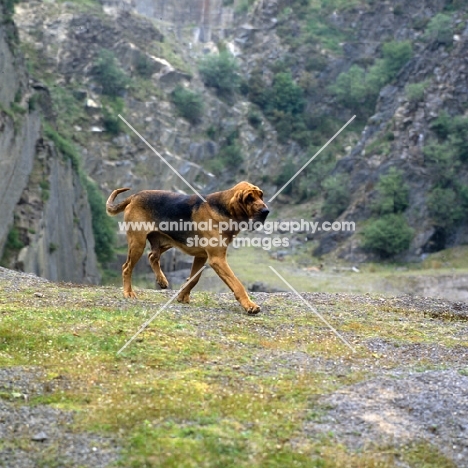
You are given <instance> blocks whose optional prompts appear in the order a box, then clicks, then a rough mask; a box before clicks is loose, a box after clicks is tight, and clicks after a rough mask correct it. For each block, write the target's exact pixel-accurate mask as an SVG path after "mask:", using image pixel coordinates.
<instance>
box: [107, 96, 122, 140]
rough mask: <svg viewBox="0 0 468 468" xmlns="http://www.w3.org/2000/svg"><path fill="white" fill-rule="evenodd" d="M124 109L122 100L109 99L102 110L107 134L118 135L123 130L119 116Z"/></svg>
mask: <svg viewBox="0 0 468 468" xmlns="http://www.w3.org/2000/svg"><path fill="white" fill-rule="evenodd" d="M123 109H124V102H123V100H122V99H121V98H112V99H109V98H108V99H107V100H106V101H105V102H104V107H103V109H102V123H103V125H104V128H105V130H106V131H107V132H109V133H110V134H111V135H118V134H119V133H120V131H121V130H122V121H121V120H120V118H119V114H120V113H122V111H123Z"/></svg>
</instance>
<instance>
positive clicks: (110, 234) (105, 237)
mask: <svg viewBox="0 0 468 468" xmlns="http://www.w3.org/2000/svg"><path fill="white" fill-rule="evenodd" d="M44 132H45V135H46V136H47V138H49V139H50V140H52V141H53V142H54V143H55V145H56V146H57V149H58V150H59V151H60V152H61V153H62V154H63V155H64V156H65V157H66V158H67V159H69V160H70V161H71V164H72V167H73V169H74V170H75V171H76V172H77V173H78V175H79V177H80V180H81V183H82V185H83V187H84V188H85V190H86V191H87V195H88V202H89V206H90V208H91V215H92V223H93V234H94V244H95V245H94V250H95V252H96V256H97V258H98V260H99V261H100V262H101V263H106V262H108V261H109V260H111V259H112V258H113V256H114V245H115V241H116V238H115V223H114V221H113V220H112V219H111V218H110V217H109V216H107V213H106V209H105V206H106V203H105V199H104V197H103V195H102V193H101V192H100V191H99V189H98V188H97V186H96V184H95V183H94V182H93V181H92V180H91V179H89V178H88V177H87V176H86V174H84V172H83V170H82V168H81V158H80V156H79V154H78V152H77V151H76V148H75V146H74V145H73V143H72V142H71V141H69V140H68V139H66V138H64V137H63V136H62V135H60V134H59V133H58V132H57V131H56V130H54V129H53V128H52V126H51V125H50V124H48V123H44Z"/></svg>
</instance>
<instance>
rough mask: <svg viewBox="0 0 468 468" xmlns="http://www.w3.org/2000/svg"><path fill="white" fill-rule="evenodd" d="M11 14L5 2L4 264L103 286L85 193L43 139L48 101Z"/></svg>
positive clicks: (0, 18) (0, 203)
mask: <svg viewBox="0 0 468 468" xmlns="http://www.w3.org/2000/svg"><path fill="white" fill-rule="evenodd" d="M11 15H12V4H11V3H10V2H3V3H2V4H0V69H1V72H2V73H1V85H0V163H1V168H2V170H1V171H0V212H1V223H0V251H2V252H3V258H2V263H3V264H4V265H8V266H11V267H14V268H18V269H21V270H26V271H29V272H33V273H36V274H38V275H41V276H45V277H47V278H50V279H53V280H65V281H77V282H88V283H97V282H98V281H99V278H100V274H99V271H98V269H97V261H96V255H95V252H94V238H93V229H92V214H91V210H90V207H89V205H88V200H87V196H86V190H85V189H84V188H83V183H82V180H80V177H79V175H78V173H77V170H76V168H75V167H74V166H73V164H72V161H71V160H70V159H69V158H67V157H66V155H65V154H64V153H63V152H62V151H61V150H60V148H59V147H57V145H56V144H54V142H53V141H51V140H49V139H47V138H46V136H45V134H44V126H43V123H42V121H41V116H43V117H45V116H46V115H47V114H48V109H49V108H50V107H51V101H50V97H49V95H48V92H47V89H45V88H44V87H43V86H42V85H41V84H40V83H38V82H36V81H35V80H31V79H30V76H29V74H28V73H27V71H26V64H25V62H24V60H23V57H22V55H21V52H20V50H19V47H20V46H19V40H18V32H17V30H16V28H15V25H14V24H13V23H12V21H11ZM49 120H50V124H49V125H53V123H54V118H53V116H49ZM50 129H51V131H52V132H53V130H52V127H50Z"/></svg>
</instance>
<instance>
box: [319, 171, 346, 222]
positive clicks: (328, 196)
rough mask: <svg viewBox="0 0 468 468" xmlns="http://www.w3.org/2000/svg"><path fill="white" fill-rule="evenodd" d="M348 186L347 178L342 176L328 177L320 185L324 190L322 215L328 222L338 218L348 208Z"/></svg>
mask: <svg viewBox="0 0 468 468" xmlns="http://www.w3.org/2000/svg"><path fill="white" fill-rule="evenodd" d="M348 184H349V181H348V176H346V175H344V174H341V175H337V176H331V177H328V178H327V179H326V180H325V181H324V182H323V184H322V186H323V188H324V190H325V201H324V202H323V205H322V215H323V216H325V217H327V218H329V219H330V221H331V220H334V219H336V218H338V216H339V215H340V214H341V213H343V211H344V210H346V208H347V207H348V204H349V200H350V194H349V188H348Z"/></svg>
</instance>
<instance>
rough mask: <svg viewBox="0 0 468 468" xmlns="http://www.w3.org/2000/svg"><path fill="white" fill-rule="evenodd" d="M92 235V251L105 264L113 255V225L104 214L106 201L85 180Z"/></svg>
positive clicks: (96, 188) (114, 238)
mask: <svg viewBox="0 0 468 468" xmlns="http://www.w3.org/2000/svg"><path fill="white" fill-rule="evenodd" d="M85 183H86V185H85V187H86V191H87V193H88V202H89V206H90V208H91V217H92V222H93V233H94V250H95V252H96V256H97V258H98V260H99V262H100V263H107V262H109V261H110V260H112V259H113V258H114V255H115V250H114V246H115V241H116V236H115V231H116V229H115V223H114V221H113V220H112V219H111V218H110V217H109V216H108V215H107V213H106V200H105V198H104V196H103V195H102V193H101V191H100V190H99V189H98V187H97V185H96V183H95V182H94V181H92V180H91V179H90V178H89V177H86V179H85Z"/></svg>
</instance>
